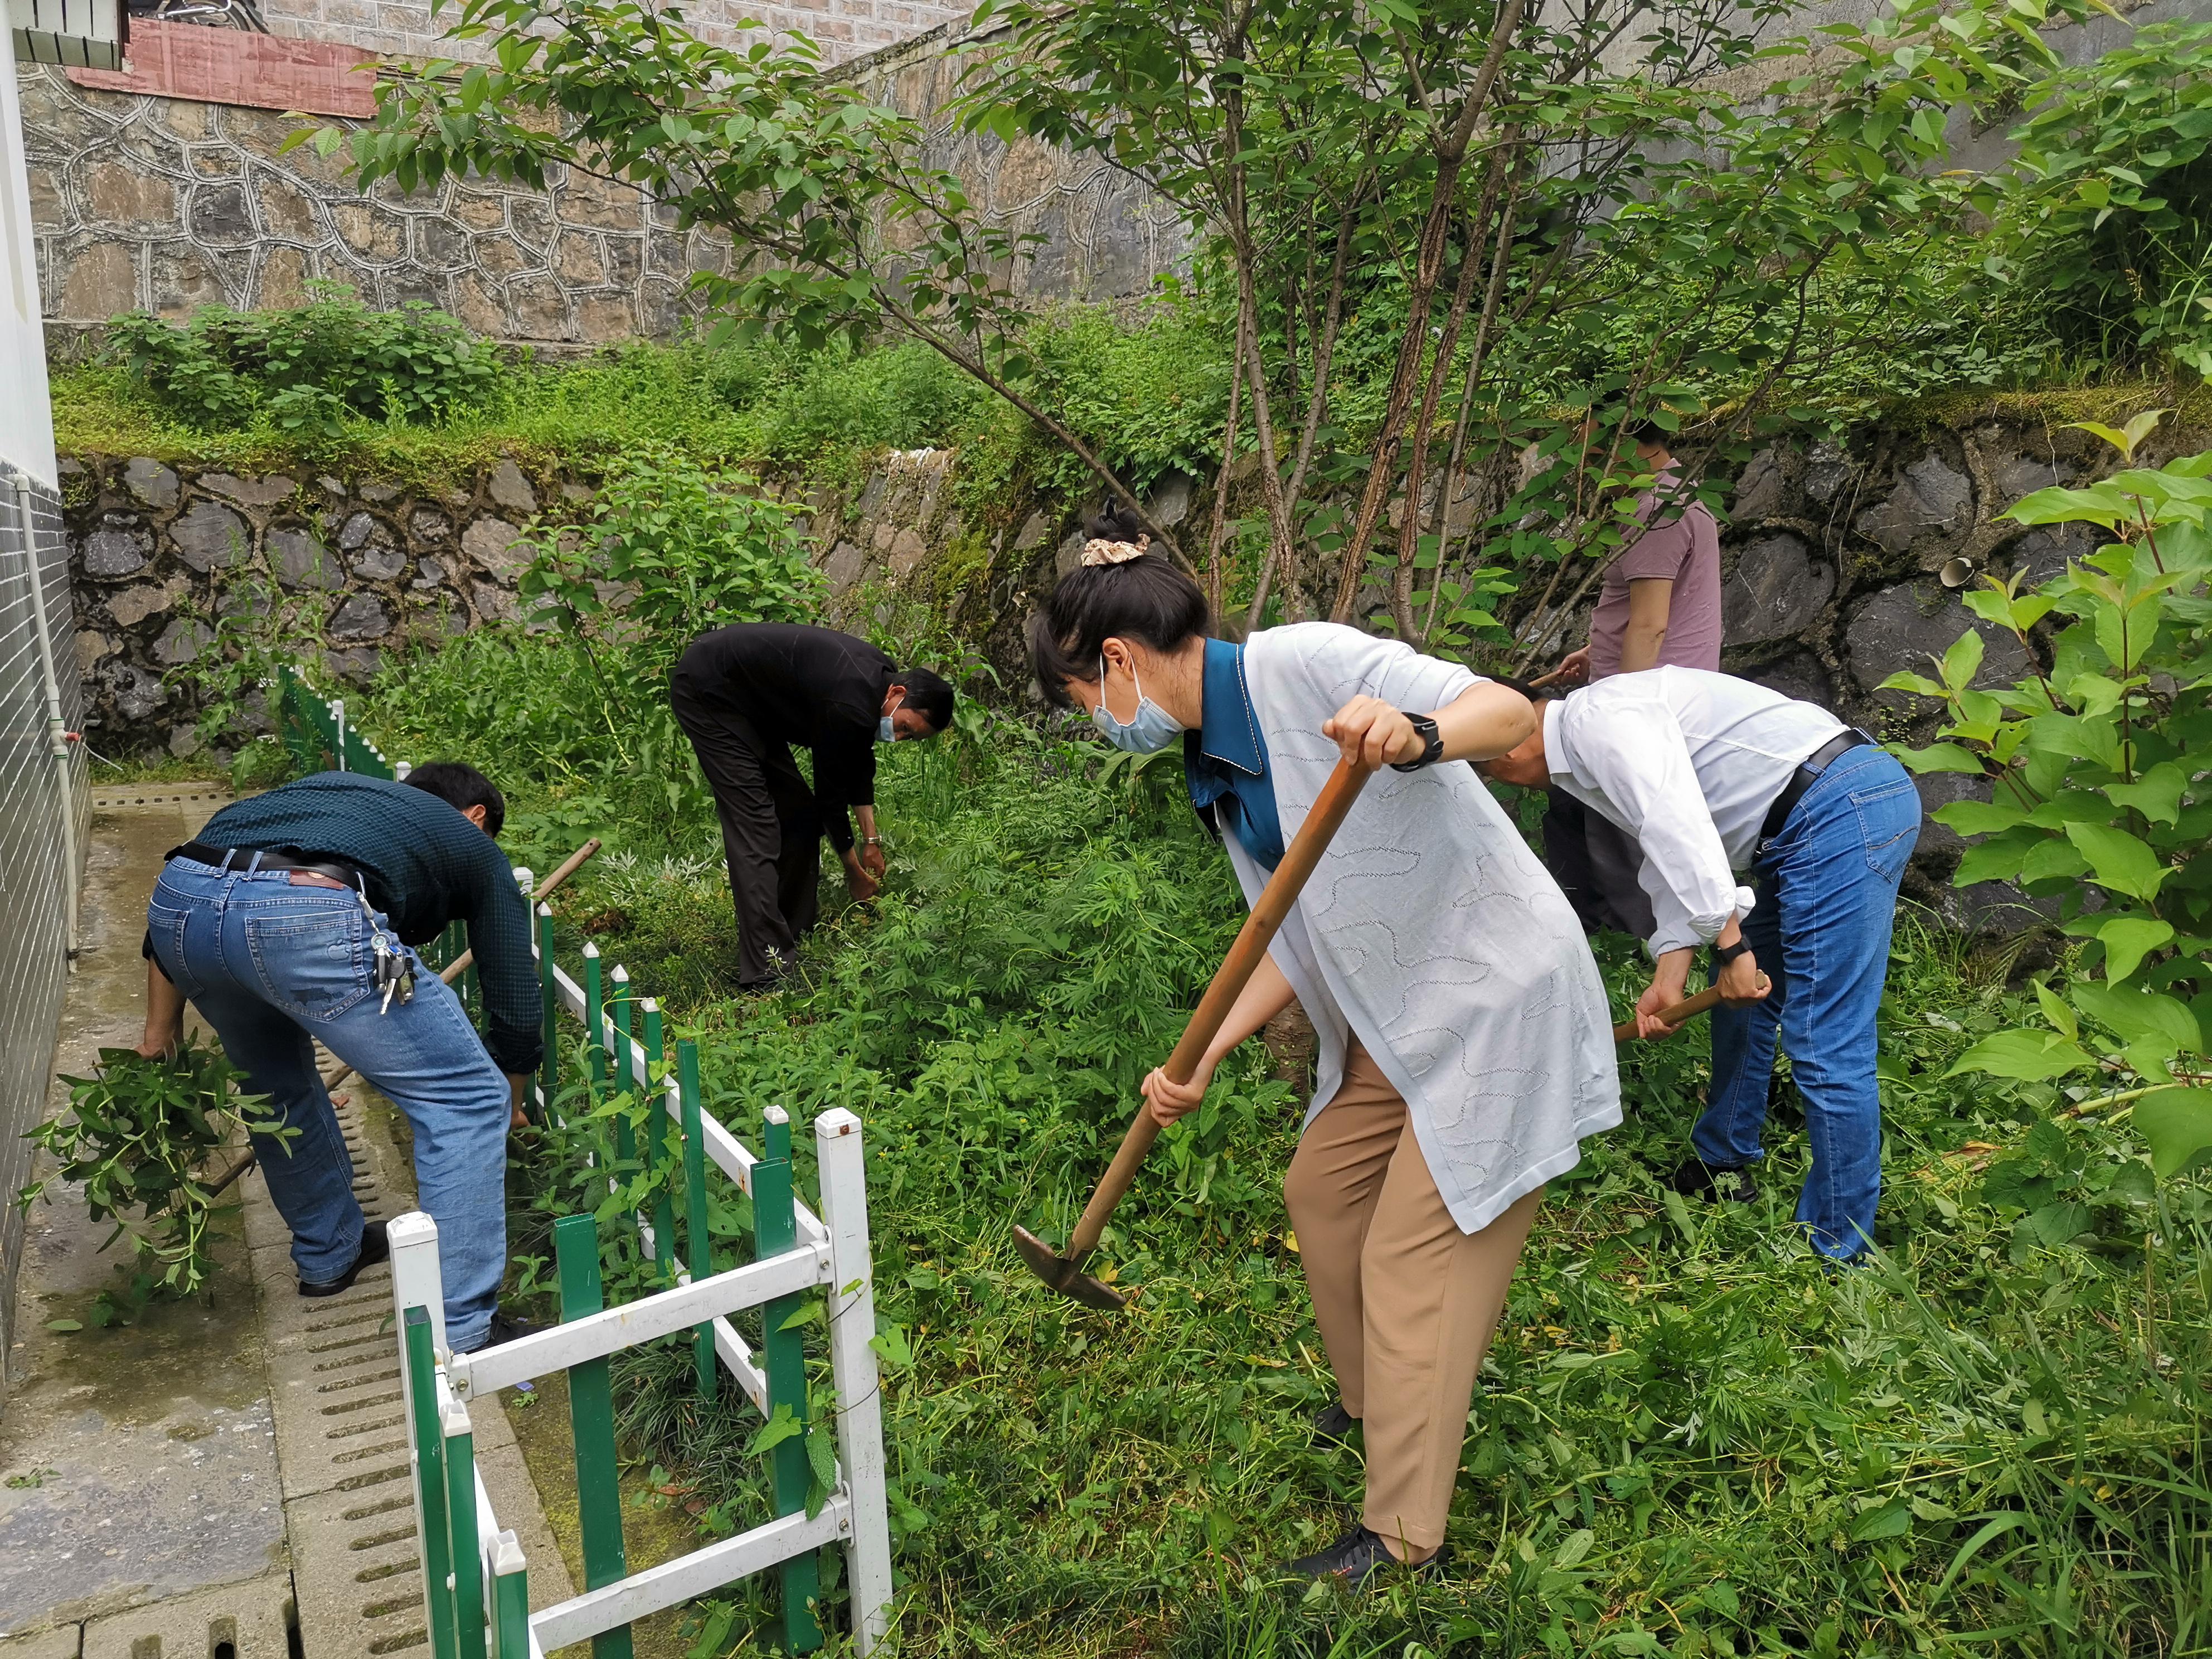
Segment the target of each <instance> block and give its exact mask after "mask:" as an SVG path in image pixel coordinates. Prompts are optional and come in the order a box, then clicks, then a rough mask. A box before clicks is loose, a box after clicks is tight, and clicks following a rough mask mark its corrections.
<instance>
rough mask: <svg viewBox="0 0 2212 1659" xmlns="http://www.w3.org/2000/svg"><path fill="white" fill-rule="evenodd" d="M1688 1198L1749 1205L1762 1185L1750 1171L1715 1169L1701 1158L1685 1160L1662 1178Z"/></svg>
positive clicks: (1661, 1179) (1665, 1183)
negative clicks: (1754, 1178) (1753, 1177)
mask: <svg viewBox="0 0 2212 1659" xmlns="http://www.w3.org/2000/svg"><path fill="white" fill-rule="evenodd" d="M1659 1179H1660V1181H1661V1182H1662V1184H1663V1185H1665V1186H1668V1187H1672V1188H1674V1190H1675V1191H1676V1192H1678V1193H1680V1194H1681V1195H1682V1196H1683V1197H1685V1198H1711V1199H1717V1200H1723V1201H1725V1202H1727V1203H1730V1204H1748V1203H1750V1202H1751V1201H1752V1200H1753V1199H1755V1198H1757V1197H1758V1196H1759V1183H1758V1182H1756V1181H1753V1179H1752V1178H1751V1171H1750V1170H1729V1169H1722V1168H1716V1167H1714V1166H1713V1165H1711V1164H1707V1163H1706V1162H1705V1160H1704V1159H1703V1158H1684V1159H1683V1160H1682V1161H1681V1162H1680V1164H1676V1165H1675V1166H1674V1169H1673V1170H1672V1171H1670V1172H1669V1173H1668V1174H1666V1175H1663V1176H1660V1178H1659Z"/></svg>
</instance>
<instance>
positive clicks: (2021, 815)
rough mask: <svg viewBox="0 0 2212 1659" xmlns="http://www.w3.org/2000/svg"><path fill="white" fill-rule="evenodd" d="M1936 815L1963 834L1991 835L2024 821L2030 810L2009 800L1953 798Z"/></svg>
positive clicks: (1937, 819) (1945, 823)
mask: <svg viewBox="0 0 2212 1659" xmlns="http://www.w3.org/2000/svg"><path fill="white" fill-rule="evenodd" d="M1934 817H1935V819H1936V823H1940V824H1943V825H1945V826H1946V827H1948V828H1949V829H1955V830H1957V831H1958V832H1959V833H1960V835H1962V836H1990V835H1996V834H1997V833H1998V832H1999V831H2001V830H2005V829H2012V828H2014V827H2015V826H2016V825H2018V824H2020V823H2022V822H2024V821H2025V820H2026V819H2027V812H2026V811H2025V810H2023V809H2022V808H2021V807H2018V806H2015V805H2011V804H2010V803H2009V802H2007V801H1989V800H1954V801H1952V802H1950V803H1948V805H1942V806H1939V807H1937V808H1936V811H1935V813H1934Z"/></svg>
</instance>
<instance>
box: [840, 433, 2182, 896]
mask: <svg viewBox="0 0 2212 1659" xmlns="http://www.w3.org/2000/svg"><path fill="white" fill-rule="evenodd" d="M2208 445H2212V433H2205V432H2183V431H2175V430H2168V431H2165V432H2162V433H2160V434H2159V435H2157V436H2156V437H2155V438H2154V440H2153V441H2151V442H2150V443H2148V445H2147V446H2146V447H2145V449H2144V451H2143V452H2142V454H2141V455H2140V456H2139V459H2146V460H2147V461H2148V464H2149V465H2160V464H2162V463H2163V462H2164V461H2166V459H2171V458H2172V457H2173V456H2175V455H2179V454H2189V453H2196V452H2197V451H2198V450H2200V449H2203V448H2204V447H2207V446H2208ZM953 459H954V458H953V457H952V456H951V455H950V454H948V453H943V452H921V453H916V454H913V455H908V456H905V457H901V458H898V459H897V460H896V462H895V464H894V465H891V466H890V467H889V468H887V469H886V471H885V472H884V473H883V474H881V475H879V476H878V478H877V479H876V480H873V481H872V482H871V484H870V486H869V490H870V492H873V498H872V504H871V506H870V513H872V517H870V516H866V515H863V521H862V522H860V523H858V524H856V525H853V526H842V527H840V526H831V525H830V524H829V521H828V520H824V521H823V530H824V532H825V534H831V535H834V536H835V537H836V540H835V542H834V544H833V545H832V547H831V550H830V551H829V554H828V555H827V558H828V564H827V569H828V574H829V576H830V578H831V581H832V585H833V587H834V588H835V589H836V592H838V593H839V594H840V595H841V596H842V598H843V602H844V603H848V604H850V603H852V602H853V601H854V599H859V598H860V597H862V596H865V595H866V594H868V593H870V592H873V591H875V589H876V588H877V587H878V586H890V587H893V588H896V587H898V586H917V585H920V586H925V587H929V588H932V589H935V588H937V587H940V586H942V585H943V577H944V574H945V573H946V572H947V571H951V572H956V573H957V580H956V581H955V582H954V583H953V584H952V591H951V593H950V594H949V595H948V596H945V598H944V599H943V600H942V601H941V602H942V603H944V604H945V606H946V608H947V609H948V610H949V611H950V612H951V614H952V615H954V616H955V617H957V621H958V623H959V624H960V626H961V628H962V630H963V632H965V633H966V634H967V635H969V637H971V638H975V639H977V640H980V641H984V642H985V645H986V648H987V653H988V654H989V656H990V658H991V659H992V661H993V662H994V665H995V666H997V667H998V669H999V670H1000V673H1001V674H1002V676H1003V677H1004V678H1005V681H1006V684H1009V685H1020V684H1024V676H1025V668H1024V663H1023V646H1022V637H1021V628H1022V623H1023V621H1024V618H1025V617H1026V616H1027V615H1028V613H1029V611H1030V609H1031V608H1032V607H1033V605H1035V603H1036V599H1038V597H1039V596H1041V595H1042V593H1043V592H1045V591H1046V590H1047V589H1048V588H1049V586H1051V584H1052V582H1053V580H1054V579H1055V578H1056V577H1057V576H1058V575H1059V574H1061V573H1063V572H1064V571H1066V569H1068V568H1072V566H1073V558H1074V556H1075V554H1076V552H1077V551H1078V550H1079V548H1080V544H1081V536H1080V533H1079V532H1078V531H1077V530H1076V529H1075V526H1076V524H1077V522H1078V521H1079V519H1080V516H1081V513H1079V512H1078V511H1076V510H1074V509H1073V507H1067V506H1064V505H1054V504H1038V503H1033V502H1018V503H1009V504H1008V506H1007V508H1006V513H1005V514H1004V516H1003V517H1002V518H1000V520H997V521H995V522H994V523H993V524H991V525H988V526H969V525H966V524H963V522H962V520H961V519H960V516H959V514H958V513H957V509H956V508H954V507H952V506H951V501H952V496H953V493H954V492H953V491H951V489H947V488H945V481H946V477H947V476H948V474H949V471H950V468H951V464H952V462H953ZM2116 465H2117V464H2116V462H2115V459H2114V458H2113V456H2112V452H2111V451H2110V450H2109V449H2108V448H2107V447H2106V446H2105V445H2104V444H2103V443H2102V442H2100V441H2099V440H2097V439H2094V438H2093V437H2091V436H2090V435H2087V433H2083V432H2078V431H2069V430H2067V429H2065V428H2064V427H2063V425H2062V424H2060V423H2059V422H2057V421H2053V420H2046V419H2044V418H2042V417H2040V416H2033V415H2021V414H1991V415H1990V416H1987V417H1986V418H1979V419H1971V420H1967V421H1965V422H1960V423H1959V424H1956V425H1942V424H1936V425H1930V426H1926V427H1921V426H1876V427H1870V428H1866V429H1864V430H1863V431H1861V432H1859V433H1857V434H1855V435H1853V436H1852V437H1851V439H1850V441H1849V442H1848V443H1846V444H1843V445H1832V444H1826V443H1822V444H1808V443H1804V442H1785V443H1779V444H1777V445H1775V446H1773V447H1770V448H1768V449H1766V450H1764V451H1762V452H1760V453H1759V454H1757V455H1756V456H1754V457H1753V459H1752V460H1751V461H1750V462H1749V463H1748V464H1747V465H1745V466H1744V467H1743V468H1742V470H1741V472H1740V473H1739V475H1738V476H1737V477H1735V479H1733V480H1732V481H1731V483H1730V486H1729V489H1728V490H1727V491H1726V492H1725V494H1726V499H1727V500H1728V502H1729V521H1728V523H1727V524H1726V525H1724V526H1723V532H1722V569H1723V576H1724V587H1723V623H1724V636H1723V637H1724V644H1723V656H1722V665H1723V668H1725V669H1726V670H1728V671H1730V672H1733V673H1738V674H1741V675H1743V676H1745V677H1746V678H1750V679H1753V680H1756V681H1758V682H1759V683H1760V684H1765V685H1770V686H1772V687H1773V688H1774V689H1775V690H1779V691H1783V692H1785V693H1787V694H1788V695H1789V696H1794V697H1802V698H1805V699H1807V700H1808V701H1810V702H1817V703H1820V704H1821V705H1822V706H1823V707H1826V708H1830V709H1832V710H1833V711H1835V712H1836V713H1837V714H1839V715H1841V716H1843V717H1844V719H1846V720H1850V721H1851V722H1853V723H1854V724H1856V725H1859V726H1863V727H1865V728H1866V729H1867V730H1869V731H1870V732H1875V734H1876V735H1877V736H1880V737H1882V738H1907V739H1910V740H1912V741H1915V742H1925V741H1927V740H1928V738H1929V735H1930V733H1931V732H1932V728H1933V726H1934V723H1935V718H1936V714H1937V712H1938V711H1937V709H1936V706H1935V705H1934V704H1933V703H1932V702H1929V700H1927V699H1924V698H1920V697H1916V696H1909V695H1907V694H1904V693H1899V692H1885V691H1880V690H1877V689H1876V688H1877V687H1879V686H1880V685H1881V682H1882V681H1883V680H1885V679H1887V678H1888V677H1889V676H1890V675H1892V674H1893V673H1895V672H1897V671H1899V670H1900V669H1911V670H1914V671H1919V672H1923V673H1927V672H1931V669H1930V667H1929V659H1931V658H1933V657H1939V656H1941V655H1942V653H1943V652H1944V651H1945V650H1946V649H1948V647H1950V646H1951V644H1952V643H1953V642H1954V641H1956V640H1957V639H1958V637H1959V636H1960V635H1961V634H1963V633H1965V632H1966V631H1967V630H1968V629H1973V630H1974V631H1976V632H1978V633H1979V634H1980V635H1982V637H1983V641H1984V646H1985V647H1986V649H1985V652H1984V657H1983V662H1982V668H1981V671H1980V674H1979V676H1978V678H1977V680H1976V684H1979V685H1983V686H1993V685H2000V684H2010V683H2011V682H2012V681H2013V680H2015V679H2016V678H2020V677H2021V675H2023V674H2025V673H2027V671H2028V670H2029V665H2028V662H2027V657H2026V654H2025V653H2023V652H2022V650H2021V646H2020V642H2019V641H2018V640H2016V639H2015V637H2014V636H2013V635H2011V634H2010V633H2009V632H2008V631H2006V630H2003V629H1998V628H1996V627H1994V626H1992V625H1991V624H1990V623H1984V622H1981V621H1980V620H1978V618H1976V617H1974V615H1973V614H1972V612H1971V611H1968V610H1967V609H1966V605H1965V604H1964V603H1963V602H1962V600H1961V599H1960V592H1959V590H1958V589H1956V588H1954V587H1953V586H1947V585H1946V583H1945V581H1944V580H1943V575H1942V573H1943V571H1944V568H1945V566H1946V565H1947V564H1948V563H1950V562H1952V561H1954V560H1962V561H1965V562H1966V564H1967V565H1969V566H1971V567H1972V574H1973V575H1976V576H1978V575H1979V574H1984V573H1988V574H1996V575H2001V576H2002V575H2008V574H2012V573H2013V572H2015V571H2020V572H2024V573H2025V574H2026V579H2027V581H2028V582H2029V583H2031V584H2033V583H2038V582H2041V581H2043V580H2046V579H2047V578H2049V577H2050V576H2052V575H2055V574H2057V573H2058V572H2059V571H2061V570H2063V568H2064V567H2065V563H2066V562H2067V560H2068V559H2069V558H2075V559H2079V558H2081V557H2083V556H2087V554H2089V553H2092V552H2093V551H2094V550H2095V549H2096V545H2097V541H2098V538H2097V537H2096V536H2095V535H2094V534H2093V533H2091V532H2084V531H2082V530H2081V529H2080V528H2078V527H2075V528H2070V529H2060V530H2050V529H2031V528H2028V527H2027V526H2021V525H2019V524H2016V523H2015V522H2013V521H2011V520H2003V519H2001V518H2000V516H1999V515H2000V514H2002V513H2003V512H2004V511H2005V510H2006V509H2007V508H2008V507H2011V506H2012V505H2013V504H2014V503H2015V502H2017V501H2019V500H2021V497H2023V496H2025V495H2028V494H2030V493H2031V492H2033V491H2034V490H2037V489H2043V488H2045V487H2046V486H2048V485H2051V484H2054V483H2074V482H2078V481H2080V480H2082V479H2085V478H2090V477H2099V476H2102V475H2104V474H2106V473H2109V472H2111V471H2113V470H2114V469H2115V466H2116ZM1246 489H1247V487H1246V486H1245V485H1243V484H1241V483H1240V484H1239V485H1238V486H1237V491H1238V493H1237V495H1236V496H1233V497H1232V507H1233V508H1234V509H1235V510H1236V511H1237V512H1240V513H1255V514H1256V513H1258V512H1259V511H1260V506H1259V503H1258V501H1257V499H1256V493H1255V498H1254V499H1252V500H1249V501H1247V500H1245V499H1244V498H1243V497H1244V495H1245V493H1246ZM862 500H863V501H871V497H870V495H869V493H868V492H864V493H863V496H862ZM1090 505H1091V506H1095V505H1096V503H1095V502H1093V503H1091V504H1090ZM1152 505H1153V506H1154V508H1155V510H1156V511H1157V512H1158V513H1160V514H1161V515H1162V518H1163V521H1164V522H1165V523H1168V524H1170V525H1172V524H1175V523H1177V522H1180V521H1182V520H1185V519H1186V518H1188V520H1190V521H1191V522H1193V523H1195V524H1201V525H1202V524H1204V523H1205V522H1206V521H1207V520H1208V518H1209V516H1210V514H1211V512H1212V503H1211V501H1210V500H1209V499H1208V495H1207V490H1206V487H1205V486H1203V485H1199V486H1194V485H1193V484H1192V483H1190V482H1189V481H1187V480H1182V479H1170V481H1168V482H1167V483H1165V484H1164V485H1163V486H1162V487H1161V489H1159V490H1158V491H1157V492H1156V493H1155V497H1154V501H1153V503H1152ZM1952 574H1954V576H1956V575H1958V574H1960V572H1959V570H1957V569H1956V568H1954V571H1953V573H1952ZM1373 597H1374V598H1375V599H1376V605H1375V607H1374V608H1375V610H1376V612H1377V614H1380V612H1381V606H1380V596H1379V595H1376V596H1373ZM1585 610H1586V607H1585ZM1587 632H1588V623H1587V619H1586V616H1583V615H1577V616H1576V617H1571V618H1570V619H1568V620H1567V621H1566V622H1565V623H1563V624H1562V625H1561V627H1560V628H1559V630H1558V632H1557V634H1556V635H1555V638H1556V640H1558V641H1559V644H1558V645H1557V646H1556V647H1555V648H1554V650H1553V652H1552V653H1547V659H1549V658H1550V657H1555V656H1556V655H1557V654H1559V653H1564V652H1565V650H1566V649H1567V648H1568V647H1570V646H1571V645H1574V644H1578V643H1580V642H1581V641H1582V640H1583V637H1584V636H1585V635H1586V634H1587ZM1918 783H1919V787H1920V793H1921V797H1922V799H1923V803H1924V804H1925V805H1926V806H1927V807H1928V808H1929V810H1930V811H1933V809H1935V808H1936V807H1937V806H1940V805H1943V804H1945V803H1946V802H1948V801H1952V800H1956V799H1962V798H1964V797H1966V796H1967V795H1968V794H1970V793H1977V794H1978V795H1979V797H1980V798H1982V799H1986V798H1987V790H1986V787H1985V786H1983V785H1980V784H1978V782H1977V781H1975V780H1972V779H1970V778H1966V777H1964V776H1961V775H1954V774H1937V775H1930V776H1928V777H1923V778H1921V779H1919V780H1918ZM1964 845H1965V843H1964V842H1961V841H1960V838H1959V837H1958V836H1956V835H1954V833H1953V832H1952V831H1950V830H1949V829H1946V828H1945V827H1943V826H1942V825H1941V824H1938V823H1935V822H1934V821H1933V820H1932V819H1930V820H1929V822H1928V823H1927V824H1926V826H1925V827H1924V828H1923V830H1922V832H1921V837H1920V843H1919V848H1918V854H1917V857H1916V860H1915V867H1914V873H1913V875H1912V876H1911V877H1910V878H1908V879H1909V884H1910V887H1911V890H1912V891H1913V892H1914V894H1915V896H1918V897H1920V898H1922V899H1923V900H1925V901H1926V902H1929V903H1931V904H1934V905H1936V907H1937V908H1938V909H1939V910H1940V911H1941V912H1942V914H1943V915H1945V916H1946V917H1947V918H1948V919H1949V920H1950V921H1952V922H1953V923H1954V925H1957V926H1960V927H1965V928H1968V929H1977V930H1978V929H1982V928H1991V927H1994V928H2000V929H2002V928H2009V927H2016V926H2017V925H2019V924H2020V923H2021V921H2023V920H2028V919H2032V915H2033V912H2032V910H2030V909H2029V908H2024V907H2025V901H2024V900H2023V899H2022V898H2021V895H2020V894H2019V893H2018V892H2016V891H2015V890H2013V889H2011V888H2008V887H2004V886H2001V885H1998V884H1988V885H1985V886H1983V887H1978V888H1974V889H1970V890H1966V891H1964V892H1958V891H1954V890H1952V889H1951V888H1950V886H1949V884H1948V875H1949V872H1950V871H1951V869H1952V868H1953V867H1954V866H1955V865H1956V863H1957V861H1958V857H1959V854H1960V851H1961V850H1962V848H1963V847H1964Z"/></svg>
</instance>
